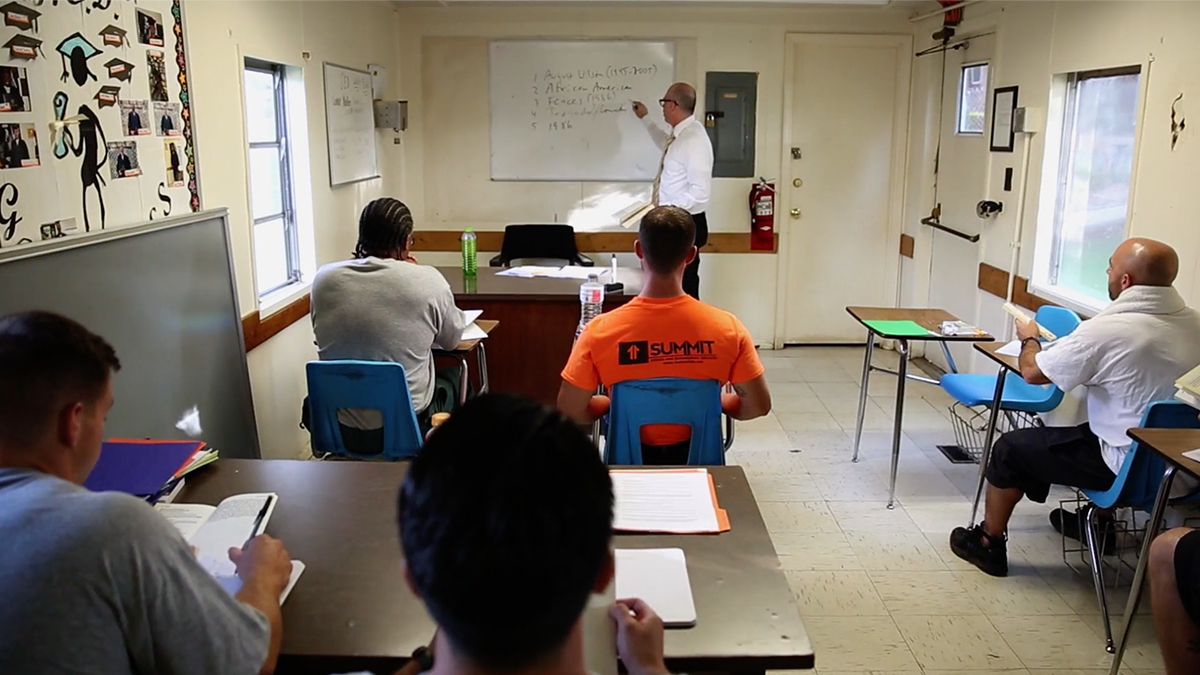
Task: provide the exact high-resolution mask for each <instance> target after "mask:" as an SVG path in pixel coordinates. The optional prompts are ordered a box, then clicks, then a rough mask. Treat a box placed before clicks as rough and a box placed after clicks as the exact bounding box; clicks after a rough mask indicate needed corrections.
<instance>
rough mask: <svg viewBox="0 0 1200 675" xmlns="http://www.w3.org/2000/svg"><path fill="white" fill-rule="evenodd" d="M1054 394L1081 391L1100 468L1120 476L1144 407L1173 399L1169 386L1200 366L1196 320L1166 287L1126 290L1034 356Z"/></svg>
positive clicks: (1198, 322)
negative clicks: (1129, 432)
mask: <svg viewBox="0 0 1200 675" xmlns="http://www.w3.org/2000/svg"><path fill="white" fill-rule="evenodd" d="M1035 359H1036V360H1037V365H1038V368H1039V369H1041V371H1042V373H1043V374H1044V375H1045V376H1046V377H1047V378H1048V379H1049V380H1050V381H1051V382H1053V383H1054V384H1055V385H1057V386H1058V388H1059V389H1062V390H1063V391H1067V390H1070V389H1074V388H1075V387H1079V386H1083V387H1086V388H1087V411H1088V426H1090V427H1091V429H1092V433H1094V434H1096V436H1097V437H1098V438H1099V439H1100V447H1101V451H1102V452H1103V455H1104V463H1105V464H1107V465H1108V468H1109V469H1112V472H1113V473H1120V472H1121V465H1122V464H1123V463H1124V462H1125V456H1126V455H1127V454H1129V449H1130V446H1131V445H1132V443H1133V441H1132V440H1131V439H1130V438H1129V436H1127V435H1126V434H1125V432H1126V431H1127V430H1129V429H1132V428H1133V427H1137V426H1139V425H1140V424H1141V421H1142V415H1143V413H1145V411H1146V406H1148V405H1150V403H1152V402H1154V401H1161V400H1169V399H1171V398H1172V397H1173V396H1174V395H1175V380H1176V379H1177V378H1178V377H1179V376H1181V375H1183V374H1184V373H1186V372H1188V371H1189V370H1191V369H1192V368H1195V367H1196V364H1198V363H1200V313H1197V312H1196V310H1194V309H1190V308H1188V307H1187V305H1186V304H1184V301H1183V297H1182V296H1180V295H1179V293H1178V292H1176V290H1175V289H1174V288H1171V287H1169V286H1168V287H1165V288H1156V287H1151V286H1133V287H1131V288H1127V289H1125V291H1124V292H1123V293H1121V296H1120V297H1118V298H1117V299H1116V300H1115V301H1114V302H1113V303H1112V304H1111V305H1109V306H1108V309H1105V310H1104V311H1103V312H1100V313H1099V314H1097V315H1096V316H1095V317H1093V318H1091V319H1088V320H1087V321H1084V322H1083V323H1081V324H1079V328H1076V329H1075V331H1074V332H1072V333H1071V334H1070V335H1067V336H1066V337H1063V338H1059V339H1058V340H1056V341H1054V342H1052V343H1050V344H1049V345H1047V346H1046V349H1045V351H1042V352H1039V353H1038V354H1037V356H1036V357H1035Z"/></svg>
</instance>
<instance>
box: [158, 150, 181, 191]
mask: <svg viewBox="0 0 1200 675" xmlns="http://www.w3.org/2000/svg"><path fill="white" fill-rule="evenodd" d="M163 153H164V154H165V159H166V160H167V165H166V166H167V187H173V188H175V187H183V143H182V142H180V141H177V140H173V139H172V140H166V141H163Z"/></svg>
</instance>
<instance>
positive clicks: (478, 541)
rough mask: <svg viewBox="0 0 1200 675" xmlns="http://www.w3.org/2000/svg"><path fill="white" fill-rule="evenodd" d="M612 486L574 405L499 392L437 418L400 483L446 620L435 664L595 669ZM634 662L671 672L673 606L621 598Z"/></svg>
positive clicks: (467, 668) (540, 670)
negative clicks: (666, 626) (587, 616)
mask: <svg viewBox="0 0 1200 675" xmlns="http://www.w3.org/2000/svg"><path fill="white" fill-rule="evenodd" d="M612 519H613V489H612V481H611V480H610V479H609V477H608V471H607V470H606V469H605V467H604V464H603V463H602V462H601V461H600V458H599V456H598V455H597V454H596V448H595V447H594V446H593V445H592V444H591V441H589V440H588V438H587V436H585V435H584V434H583V432H581V431H580V430H579V428H578V426H577V425H576V424H575V423H574V422H573V421H572V420H570V419H568V418H566V417H563V416H561V415H559V414H558V413H557V412H555V411H554V410H552V409H550V408H547V407H545V406H542V405H541V404H539V403H535V402H533V401H530V400H528V399H525V398H521V397H518V396H513V395H505V394H489V395H485V396H482V397H480V398H478V399H475V400H473V401H471V402H469V403H467V404H466V405H465V406H463V408H462V409H461V410H459V411H458V412H457V413H455V414H454V415H453V416H451V418H450V420H449V421H448V422H446V423H445V424H443V425H442V426H440V427H438V430H437V431H436V432H435V433H434V434H433V435H432V436H430V438H429V441H428V442H427V443H426V444H425V447H424V449H423V450H422V451H421V454H419V455H417V457H416V459H414V460H413V463H412V467H411V468H410V469H409V471H408V475H407V476H406V478H405V480H404V484H403V485H402V486H401V488H400V496H399V523H400V543H401V547H402V548H403V549H404V560H405V562H404V565H405V568H404V577H405V580H406V581H407V582H408V585H409V587H410V588H411V589H412V591H413V593H415V594H416V595H417V596H419V597H420V598H421V600H422V601H423V602H424V603H425V607H426V608H427V609H428V610H429V613H430V615H431V616H432V617H433V619H434V621H436V622H437V625H438V628H439V630H438V634H437V637H436V642H435V644H434V649H433V653H434V655H435V656H434V658H433V669H432V671H431V672H432V673H433V675H468V674H470V675H493V674H495V675H500V674H502V673H522V674H523V675H543V674H544V675H586V674H587V669H586V666H585V664H584V661H583V640H584V634H583V613H584V608H585V606H586V604H587V601H588V596H589V594H591V593H599V592H602V591H604V589H606V588H607V587H608V585H609V584H610V583H612V581H613V572H614V563H613V553H612V535H613V530H612ZM610 615H611V616H612V618H613V619H614V620H615V621H616V622H617V645H616V648H617V650H618V652H619V653H620V656H621V660H622V661H623V662H624V664H625V668H626V670H627V671H628V672H629V673H630V675H664V674H665V673H666V672H667V669H666V665H665V664H664V662H663V625H662V620H661V619H659V617H658V616H657V615H656V614H655V613H654V611H653V610H652V609H650V608H649V607H648V606H647V605H646V604H645V603H644V602H642V601H640V600H636V599H624V600H619V601H618V602H617V603H616V604H615V605H614V606H613V607H612V608H611V610H610Z"/></svg>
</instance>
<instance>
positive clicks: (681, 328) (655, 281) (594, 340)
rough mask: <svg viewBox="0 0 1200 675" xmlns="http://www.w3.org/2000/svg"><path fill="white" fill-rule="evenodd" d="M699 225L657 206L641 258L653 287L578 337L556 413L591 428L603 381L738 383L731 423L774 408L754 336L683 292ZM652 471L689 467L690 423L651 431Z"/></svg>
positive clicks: (730, 398)
mask: <svg viewBox="0 0 1200 675" xmlns="http://www.w3.org/2000/svg"><path fill="white" fill-rule="evenodd" d="M695 239H696V226H695V223H693V222H692V217H691V216H690V215H688V212H687V211H684V210H683V209H680V208H677V207H674V206H660V207H658V208H655V209H653V210H651V211H650V212H649V213H647V214H646V216H645V217H644V218H642V222H641V226H640V227H639V228H638V240H637V242H636V243H635V244H634V251H635V252H636V253H637V255H638V257H639V258H641V260H642V269H643V271H645V273H646V283H645V286H643V288H642V292H641V294H639V295H638V297H636V298H634V299H633V300H632V301H630V302H629V303H627V304H625V305H624V306H622V307H620V308H618V309H615V310H613V311H611V312H608V313H606V314H601V315H600V316H598V317H596V318H595V319H593V320H592V322H591V323H589V324H588V326H587V328H586V329H585V330H584V331H583V333H582V334H581V335H580V336H579V340H578V341H577V342H576V343H575V348H574V349H572V350H571V357H570V359H569V360H568V361H567V365H566V368H564V369H563V372H562V378H563V383H562V387H561V388H560V389H559V391H558V409H559V410H561V411H562V412H563V413H564V414H566V415H568V416H570V417H571V418H573V419H574V420H576V421H577V422H580V423H583V424H590V423H592V422H594V421H595V420H596V419H597V418H599V417H600V416H602V415H604V414H605V413H606V412H608V406H609V399H608V397H607V396H596V395H594V393H595V391H596V388H597V387H598V386H599V385H601V384H603V385H605V386H608V387H611V386H612V385H614V384H617V383H618V382H624V381H626V380H646V379H651V378H657V377H680V378H687V379H694V380H716V381H718V382H720V383H721V384H725V383H727V382H732V383H733V390H734V393H724V394H722V395H721V409H722V410H724V411H725V413H726V414H728V415H729V416H730V417H733V418H734V419H739V420H750V419H754V418H755V417H761V416H763V415H765V414H767V413H768V412H770V411H771V392H770V391H768V390H767V381H766V379H765V378H764V377H763V365H762V362H761V361H759V359H758V353H757V352H756V351H755V350H754V342H753V340H751V338H750V331H748V330H746V327H745V326H743V325H742V322H741V321H738V318H737V317H736V316H734V315H732V314H730V313H729V312H726V311H723V310H720V309H717V308H716V307H713V306H711V305H707V304H705V303H703V302H700V301H699V300H696V299H694V298H692V297H690V296H688V295H686V294H684V292H683V272H684V268H685V267H686V266H687V264H688V263H689V262H691V261H692V260H693V259H694V258H695V257H696V253H697V250H696V246H695ZM641 435H642V460H643V462H645V463H646V464H686V463H687V457H688V446H689V439H690V438H691V430H690V429H689V428H688V427H687V426H684V425H678V424H659V425H654V426H645V427H643V428H642V431H641Z"/></svg>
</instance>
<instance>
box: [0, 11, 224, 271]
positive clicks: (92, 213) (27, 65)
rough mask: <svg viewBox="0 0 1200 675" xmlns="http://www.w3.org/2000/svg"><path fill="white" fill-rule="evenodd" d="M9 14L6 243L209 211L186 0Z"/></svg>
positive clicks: (2, 118) (1, 58)
mask: <svg viewBox="0 0 1200 675" xmlns="http://www.w3.org/2000/svg"><path fill="white" fill-rule="evenodd" d="M0 1H2V0H0ZM0 19H2V20H3V22H2V24H0V44H2V45H3V54H2V55H0V248H7V247H11V246H17V245H21V244H30V243H36V242H40V241H44V240H47V239H55V238H58V237H64V236H69V235H72V234H80V233H83V232H89V231H98V230H103V229H112V228H115V227H120V226H123V225H133V224H135V223H140V222H144V221H146V220H152V219H154V218H160V217H163V216H167V215H171V214H177V213H182V212H187V211H198V210H199V209H200V198H199V192H198V190H197V187H196V166H195V153H194V144H193V140H192V124H191V119H192V116H191V109H190V106H189V96H190V92H189V90H188V80H187V65H186V64H187V62H186V59H185V54H184V42H183V17H182V8H181V6H180V3H179V0H137V2H134V0H20V1H14V2H8V3H5V4H0Z"/></svg>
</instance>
